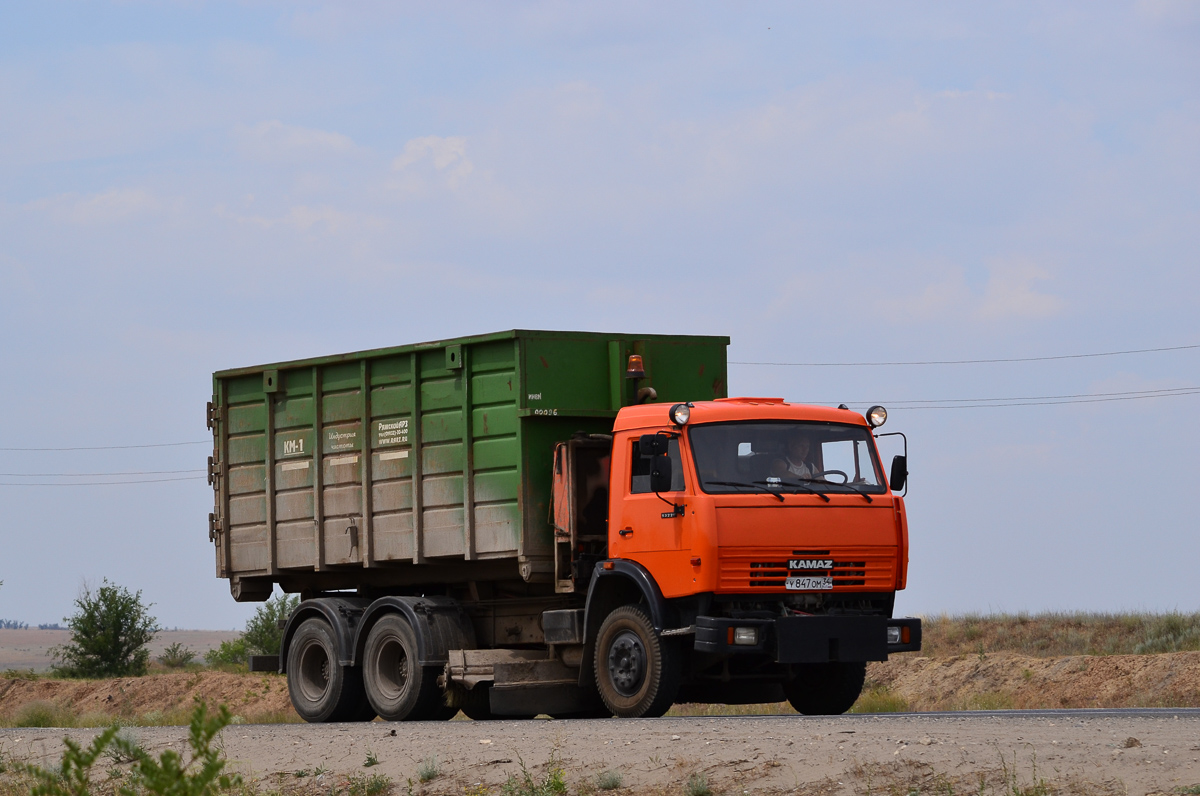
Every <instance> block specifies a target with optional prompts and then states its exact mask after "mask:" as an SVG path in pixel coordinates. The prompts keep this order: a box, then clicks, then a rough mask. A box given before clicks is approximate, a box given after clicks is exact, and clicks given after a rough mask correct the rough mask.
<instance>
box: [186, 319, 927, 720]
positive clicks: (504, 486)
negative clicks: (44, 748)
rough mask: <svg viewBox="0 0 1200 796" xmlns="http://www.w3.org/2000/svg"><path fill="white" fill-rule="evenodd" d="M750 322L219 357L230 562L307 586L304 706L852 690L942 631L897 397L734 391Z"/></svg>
mask: <svg viewBox="0 0 1200 796" xmlns="http://www.w3.org/2000/svg"><path fill="white" fill-rule="evenodd" d="M728 344H729V339H728V338H725V337H698V336H655V335H625V334H598V333H583V332H544V331H509V332H501V333H497V334H489V335H480V336H475V337H463V338H459V339H454V340H442V341H437V342H431V343H421V344H417V345H408V346H400V347H396V348H385V349H378V350H373V351H364V352H359V353H351V354H344V355H340V356H331V357H322V358H317V359H309V360H300V361H293V362H281V363H278V364H272V365H264V366H258V367H247V368H238V369H234V370H226V371H221V372H218V373H216V374H215V375H214V377H213V398H212V402H211V403H210V404H209V407H208V424H209V427H210V428H211V429H212V431H213V443H214V450H213V455H212V457H211V459H210V460H209V478H210V481H211V482H212V485H213V488H214V491H215V495H216V508H215V510H214V512H213V513H212V515H211V516H210V518H209V538H210V540H211V541H212V542H213V544H214V545H215V548H216V569H217V575H218V577H222V578H227V579H228V580H229V583H230V587H231V591H232V593H233V597H234V599H235V600H239V601H262V600H266V599H268V598H269V597H270V596H271V594H272V593H273V590H274V589H276V587H278V588H280V589H282V590H283V591H284V592H289V593H298V594H299V595H300V597H301V602H300V604H299V606H298V607H297V608H296V609H295V611H294V612H293V613H292V614H291V616H290V618H289V619H288V620H287V622H286V626H285V627H284V629H283V646H282V651H281V653H280V655H279V657H278V659H277V660H275V661H272V662H271V663H272V666H273V667H277V668H278V670H279V671H281V672H284V673H286V675H287V682H288V688H289V691H290V694H291V699H292V704H293V705H294V706H295V708H296V710H297V712H298V713H299V714H300V716H301V717H303V718H304V719H305V720H306V721H310V722H327V721H367V720H371V719H373V718H375V717H376V716H379V717H382V718H383V719H386V720H389V721H400V720H420V719H426V720H433V719H446V718H449V717H450V716H452V715H454V714H456V713H457V712H458V711H459V710H462V711H463V712H464V713H466V715H467V716H469V717H471V718H473V719H486V718H489V717H494V716H495V717H499V716H504V717H531V716H535V715H539V714H549V715H551V716H555V717H567V716H619V717H642V716H657V715H661V714H662V713H664V712H665V711H666V710H667V709H668V708H669V707H670V706H671V705H672V704H673V703H676V702H706V703H726V704H751V703H762V702H775V701H782V700H784V699H786V700H788V701H789V702H790V703H791V704H792V705H793V706H794V707H795V708H796V709H797V710H798V711H800V712H802V713H808V714H836V713H842V712H844V711H846V710H847V709H849V708H850V706H851V705H852V704H853V703H854V701H855V700H856V698H857V697H858V695H859V693H860V691H861V689H862V686H863V679H864V673H865V668H866V663H867V662H868V661H880V660H885V659H886V658H887V657H888V655H889V654H891V653H896V652H902V651H908V650H917V649H920V645H921V622H920V620H919V619H912V618H896V617H893V604H894V600H895V594H896V592H897V591H898V590H900V589H903V588H904V587H905V578H906V571H907V566H908V526H907V521H906V518H905V509H904V499H903V497H901V494H900V493H901V492H902V490H903V489H904V481H905V478H906V476H907V467H906V455H897V456H895V457H894V458H893V459H892V461H891V463H890V467H889V469H888V470H887V471H886V473H885V470H884V467H883V465H882V463H881V461H880V456H879V451H878V447H877V444H876V437H877V436H879V434H878V432H876V430H875V429H876V428H877V427H878V426H880V425H881V424H882V423H883V422H884V420H885V419H886V411H885V410H884V409H883V408H882V407H872V408H871V409H870V410H868V411H867V412H866V413H865V414H859V413H857V412H854V411H851V410H850V409H848V408H846V407H845V406H841V407H838V408H830V407H825V406H812V405H804V404H799V403H791V402H788V401H784V400H782V399H780V398H752V397H733V398H731V397H728V388H727V381H726V348H727V346H728ZM898 441H899V440H897V442H898Z"/></svg>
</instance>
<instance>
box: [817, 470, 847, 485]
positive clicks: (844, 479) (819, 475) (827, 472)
mask: <svg viewBox="0 0 1200 796" xmlns="http://www.w3.org/2000/svg"><path fill="white" fill-rule="evenodd" d="M830 474H833V475H840V476H841V477H842V483H843V484H848V483H850V476H848V475H846V474H845V473H844V472H842V471H841V470H822V471H821V472H819V473H817V474H816V475H814V476H813V478H824V477H825V476H827V475H830Z"/></svg>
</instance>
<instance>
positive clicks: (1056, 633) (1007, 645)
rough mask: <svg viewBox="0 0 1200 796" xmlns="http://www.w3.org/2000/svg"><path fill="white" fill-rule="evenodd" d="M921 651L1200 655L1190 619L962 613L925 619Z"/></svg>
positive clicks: (1195, 619) (1198, 630)
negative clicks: (1176, 653)
mask: <svg viewBox="0 0 1200 796" xmlns="http://www.w3.org/2000/svg"><path fill="white" fill-rule="evenodd" d="M922 630H923V633H922V644H921V646H922V649H921V652H919V653H904V654H908V655H923V656H925V657H929V658H948V657H951V656H954V655H970V654H980V655H984V654H987V653H991V652H1017V653H1020V654H1022V655H1030V656H1033V657H1039V658H1049V657H1055V656H1060V655H1146V654H1153V653H1159V652H1188V651H1194V650H1200V613H1194V614H1181V613H1170V614H1091V613H1046V614H1033V615H1030V614H992V615H989V616H981V615H978V614H964V615H962V616H947V615H945V614H942V615H941V616H935V617H926V619H925V621H924V626H923V628H922Z"/></svg>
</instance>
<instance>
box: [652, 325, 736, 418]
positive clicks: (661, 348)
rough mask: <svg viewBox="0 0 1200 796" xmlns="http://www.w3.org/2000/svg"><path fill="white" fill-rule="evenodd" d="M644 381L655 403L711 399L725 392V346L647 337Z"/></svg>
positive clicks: (725, 395) (719, 396)
mask: <svg viewBox="0 0 1200 796" xmlns="http://www.w3.org/2000/svg"><path fill="white" fill-rule="evenodd" d="M644 350H645V354H644V357H645V363H646V377H647V378H646V381H647V382H648V383H649V384H650V386H652V387H654V389H655V390H656V391H657V392H658V402H659V403H674V402H678V401H711V400H712V399H714V398H725V397H727V395H728V390H729V383H728V380H727V378H728V377H727V373H726V366H725V361H726V360H725V346H723V345H716V344H706V343H694V342H688V341H676V340H670V341H668V340H647V341H646V343H645V347H644Z"/></svg>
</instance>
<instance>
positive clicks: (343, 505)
mask: <svg viewBox="0 0 1200 796" xmlns="http://www.w3.org/2000/svg"><path fill="white" fill-rule="evenodd" d="M361 515H362V487H360V486H358V485H357V484H356V485H354V486H341V487H327V488H326V489H325V516H326V517H327V518H328V517H357V516H361ZM343 524H344V523H343Z"/></svg>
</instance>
